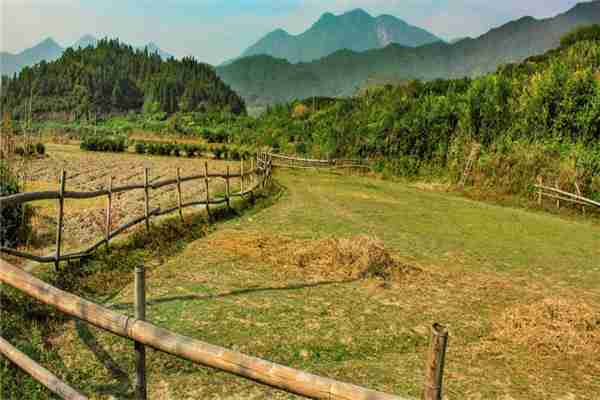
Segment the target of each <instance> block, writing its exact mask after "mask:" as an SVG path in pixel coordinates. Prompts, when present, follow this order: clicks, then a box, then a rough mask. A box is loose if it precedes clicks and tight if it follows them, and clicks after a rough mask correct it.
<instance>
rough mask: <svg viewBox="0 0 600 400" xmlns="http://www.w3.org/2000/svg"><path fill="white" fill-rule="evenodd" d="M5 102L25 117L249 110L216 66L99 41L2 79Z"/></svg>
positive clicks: (6, 107)
mask: <svg viewBox="0 0 600 400" xmlns="http://www.w3.org/2000/svg"><path fill="white" fill-rule="evenodd" d="M1 104H2V108H3V110H10V111H11V112H12V114H13V116H14V117H15V118H21V119H24V118H25V117H26V116H27V115H28V114H27V113H28V111H29V107H30V106H31V108H32V110H31V111H32V114H33V115H34V117H35V118H42V117H50V118H61V117H62V118H63V119H67V118H69V119H80V118H90V116H91V115H95V114H96V113H99V114H106V113H112V112H116V113H124V112H129V111H134V112H138V111H141V110H142V108H143V109H144V110H146V111H148V112H154V113H156V112H161V111H162V112H165V113H173V112H176V111H205V112H206V111H220V110H227V111H229V112H232V113H234V114H239V113H245V105H244V102H243V101H242V99H241V98H240V97H239V96H238V95H237V94H236V93H235V92H233V91H232V90H231V89H230V88H229V87H228V86H227V85H225V84H224V83H223V82H222V81H221V80H220V79H219V78H218V77H217V75H216V73H215V71H214V69H213V68H212V67H211V66H209V65H206V64H202V63H199V62H197V61H196V60H194V59H192V58H184V59H182V60H181V61H177V60H175V59H169V60H167V61H163V59H162V58H161V57H160V55H158V54H156V53H152V52H150V51H149V50H148V49H147V48H146V49H144V50H134V49H133V47H131V46H128V45H125V44H122V43H120V42H119V41H118V40H100V41H98V42H97V46H96V47H86V48H79V49H77V50H74V49H72V48H68V49H67V50H65V52H64V53H63V54H62V56H61V57H60V58H59V59H58V60H56V61H53V62H45V61H42V62H41V63H39V64H37V65H36V66H34V67H31V68H24V69H23V70H22V71H21V72H20V73H19V74H18V75H14V76H13V77H3V78H2V97H1Z"/></svg>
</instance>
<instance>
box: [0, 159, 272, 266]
mask: <svg viewBox="0 0 600 400" xmlns="http://www.w3.org/2000/svg"><path fill="white" fill-rule="evenodd" d="M251 163H252V167H251V168H250V169H249V170H247V171H244V163H243V161H242V162H241V163H240V171H239V173H237V172H236V173H231V172H230V171H229V169H228V170H227V172H226V173H211V172H209V168H208V163H205V165H204V172H203V173H201V174H195V175H191V176H186V177H182V176H181V172H180V171H179V170H178V171H177V177H175V178H168V179H163V180H159V181H156V182H153V183H149V180H148V170H144V180H143V183H139V184H131V185H124V186H113V185H112V179H109V183H108V186H107V188H106V189H102V190H96V191H91V192H73V191H68V190H66V189H65V188H66V184H67V175H66V172H65V171H62V172H61V176H60V183H59V188H58V190H57V191H45V192H26V193H18V194H14V195H10V196H4V197H0V209H2V208H4V207H7V206H11V205H18V204H25V203H29V202H34V201H40V200H58V213H57V218H56V219H57V223H56V225H57V228H56V252H55V253H54V254H51V255H48V256H38V255H34V254H29V253H26V252H23V251H19V250H16V249H12V248H8V247H0V253H5V254H9V255H12V256H16V257H21V258H25V259H29V260H32V261H36V262H39V263H55V264H56V266H57V268H58V263H60V262H62V261H70V260H75V259H80V258H83V257H87V256H89V255H90V254H91V253H93V252H94V251H96V250H97V249H98V248H99V247H101V246H103V245H106V246H108V245H109V244H110V241H111V240H112V239H113V238H115V237H116V236H119V235H120V234H122V233H123V232H125V231H127V230H128V229H130V228H132V227H134V226H136V225H138V224H141V223H145V224H146V227H147V228H148V229H149V227H150V220H151V218H154V217H159V216H162V215H167V214H171V213H174V212H178V213H179V215H180V216H181V217H182V218H183V210H184V209H186V208H188V207H197V206H205V207H206V210H207V212H208V214H209V216H210V206H213V205H222V204H226V205H228V206H229V205H230V204H231V199H232V198H235V197H244V196H247V195H253V194H254V192H255V191H256V190H257V189H258V188H259V187H261V186H262V187H264V186H265V185H266V184H267V183H268V182H270V179H271V173H272V166H271V165H272V164H271V157H270V155H269V154H267V153H263V152H261V153H259V154H258V155H257V158H256V163H255V162H254V160H252V161H251ZM215 178H218V179H222V180H225V183H226V189H227V190H226V192H225V194H224V195H223V196H222V197H216V196H215V197H212V198H211V197H210V190H209V189H210V188H209V182H210V179H215ZM234 178H237V179H239V180H240V190H239V192H234V193H232V192H231V191H230V188H231V187H230V180H231V179H234ZM248 178H250V179H248ZM245 180H250V184H249V185H247V186H245V184H244V183H245ZM192 181H204V182H205V191H206V193H205V194H206V195H205V197H204V199H202V200H197V201H190V202H186V203H184V202H183V201H182V191H181V190H182V189H181V184H182V183H185V182H192ZM169 185H176V189H177V192H178V193H177V194H178V204H177V206H174V207H170V208H167V209H164V210H163V209H160V208H154V209H151V207H150V201H149V191H150V190H157V189H160V188H163V187H165V186H169ZM133 190H143V191H144V215H143V216H139V217H136V218H134V219H133V220H131V221H129V222H127V223H125V224H123V225H121V226H118V227H116V228H113V227H112V197H113V195H115V194H118V193H123V192H128V191H133ZM98 197H106V198H107V209H106V222H105V224H106V226H105V232H104V237H103V238H102V239H101V240H99V241H98V242H96V243H94V244H92V245H90V246H89V247H88V248H86V249H84V250H80V251H76V252H71V253H66V254H62V253H61V249H62V242H63V237H62V231H63V219H64V213H65V211H64V201H65V199H93V198H98Z"/></svg>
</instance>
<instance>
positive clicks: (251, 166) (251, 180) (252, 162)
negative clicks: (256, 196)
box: [250, 157, 254, 187]
mask: <svg viewBox="0 0 600 400" xmlns="http://www.w3.org/2000/svg"><path fill="white" fill-rule="evenodd" d="M250 171H251V172H252V175H250V187H254V158H252V157H250Z"/></svg>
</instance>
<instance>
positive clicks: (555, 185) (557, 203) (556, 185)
mask: <svg viewBox="0 0 600 400" xmlns="http://www.w3.org/2000/svg"><path fill="white" fill-rule="evenodd" d="M554 187H556V189H558V179H557V180H556V182H555V183H554ZM556 208H557V209H560V199H556Z"/></svg>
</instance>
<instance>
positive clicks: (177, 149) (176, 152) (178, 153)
mask: <svg viewBox="0 0 600 400" xmlns="http://www.w3.org/2000/svg"><path fill="white" fill-rule="evenodd" d="M173 155H174V156H175V157H179V156H181V147H180V146H179V145H174V146H173Z"/></svg>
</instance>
